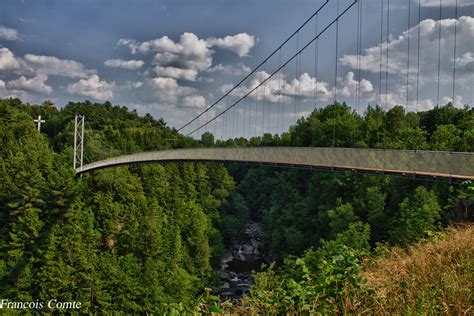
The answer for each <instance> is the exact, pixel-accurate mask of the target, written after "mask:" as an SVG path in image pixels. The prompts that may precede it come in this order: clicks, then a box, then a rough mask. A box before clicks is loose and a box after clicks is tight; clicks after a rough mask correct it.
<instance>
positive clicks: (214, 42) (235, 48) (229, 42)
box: [207, 33, 255, 57]
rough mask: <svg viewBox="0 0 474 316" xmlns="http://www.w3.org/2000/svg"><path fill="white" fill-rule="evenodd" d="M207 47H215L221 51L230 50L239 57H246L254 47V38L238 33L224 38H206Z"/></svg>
mask: <svg viewBox="0 0 474 316" xmlns="http://www.w3.org/2000/svg"><path fill="white" fill-rule="evenodd" d="M207 43H208V45H209V46H211V47H212V46H216V47H219V48H222V49H227V50H230V51H232V52H234V53H236V54H237V55H239V56H240V57H243V56H246V55H248V53H249V52H250V50H251V49H252V47H254V45H255V36H253V35H249V34H247V33H239V34H236V35H232V36H230V35H228V36H226V37H224V38H214V37H211V38H208V39H207Z"/></svg>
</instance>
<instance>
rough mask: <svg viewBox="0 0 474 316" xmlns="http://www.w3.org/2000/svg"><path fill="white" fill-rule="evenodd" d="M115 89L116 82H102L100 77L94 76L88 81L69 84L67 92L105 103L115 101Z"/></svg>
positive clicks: (83, 80)
mask: <svg viewBox="0 0 474 316" xmlns="http://www.w3.org/2000/svg"><path fill="white" fill-rule="evenodd" d="M115 88H116V85H115V82H111V83H109V82H107V81H105V80H100V78H99V76H98V75H96V74H94V75H92V76H90V77H89V78H87V79H80V80H79V81H77V82H75V83H72V84H69V85H68V86H67V89H66V90H67V92H68V93H70V94H75V95H81V96H85V97H91V98H94V99H96V100H101V101H105V100H110V99H113V97H114V90H115Z"/></svg>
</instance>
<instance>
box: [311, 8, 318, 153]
mask: <svg viewBox="0 0 474 316" xmlns="http://www.w3.org/2000/svg"><path fill="white" fill-rule="evenodd" d="M314 24H315V30H314V32H315V34H316V35H318V15H317V14H316V16H315V23H314ZM318 60H319V37H317V38H316V40H315V41H314V81H315V82H314V109H316V108H317V107H318V80H319V75H318V66H319V64H318ZM310 117H311V116H310ZM311 129H312V130H313V132H312V133H311V146H314V143H315V138H316V135H315V133H316V129H315V128H313V127H312V126H311Z"/></svg>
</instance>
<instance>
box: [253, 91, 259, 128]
mask: <svg viewBox="0 0 474 316" xmlns="http://www.w3.org/2000/svg"><path fill="white" fill-rule="evenodd" d="M259 92H260V87H258V88H257V91H255V125H254V126H253V129H254V134H253V136H254V137H257V135H258V134H257V118H258V95H259Z"/></svg>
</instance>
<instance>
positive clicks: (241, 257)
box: [237, 252, 247, 261]
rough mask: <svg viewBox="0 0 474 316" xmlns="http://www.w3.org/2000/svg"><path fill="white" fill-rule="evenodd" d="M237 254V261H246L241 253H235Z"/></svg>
mask: <svg viewBox="0 0 474 316" xmlns="http://www.w3.org/2000/svg"><path fill="white" fill-rule="evenodd" d="M237 254H238V256H239V258H238V259H239V260H240V261H246V260H247V258H245V256H244V254H243V253H240V252H237Z"/></svg>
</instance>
